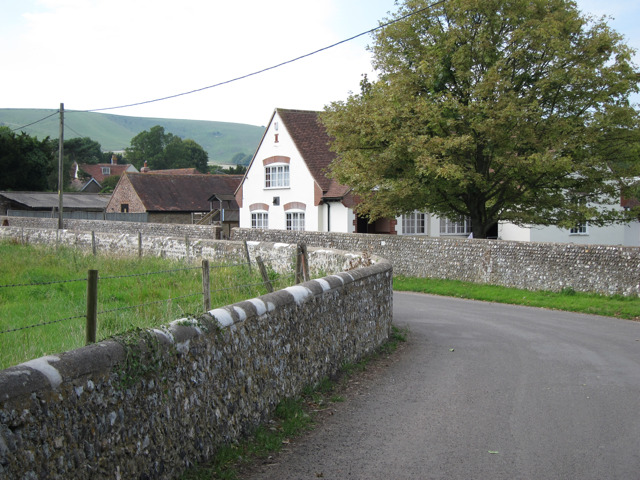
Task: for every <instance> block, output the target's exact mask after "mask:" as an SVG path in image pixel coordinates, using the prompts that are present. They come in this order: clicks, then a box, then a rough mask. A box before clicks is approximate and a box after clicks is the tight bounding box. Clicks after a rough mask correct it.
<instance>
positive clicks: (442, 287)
mask: <svg viewBox="0 0 640 480" xmlns="http://www.w3.org/2000/svg"><path fill="white" fill-rule="evenodd" d="M393 288H394V290H396V291H408V292H420V293H430V294H433V295H443V296H448V297H457V298H469V299H473V300H483V301H487V302H497V303H508V304H512V305H527V306H530V307H540V308H549V309H554V310H565V311H569V312H579V313H589V314H594V315H604V316H609V317H618V318H624V319H628V320H636V321H637V320H640V298H639V297H637V296H634V297H631V296H630V297H624V296H621V295H613V296H607V295H598V294H595V293H582V292H576V291H574V290H573V289H571V288H566V289H564V290H563V291H561V292H549V291H529V290H520V289H517V288H507V287H499V286H495V285H481V284H476V283H471V282H461V281H457V280H442V279H434V278H410V277H400V276H396V277H394V279H393Z"/></svg>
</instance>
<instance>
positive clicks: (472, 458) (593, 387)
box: [246, 293, 640, 480]
mask: <svg viewBox="0 0 640 480" xmlns="http://www.w3.org/2000/svg"><path fill="white" fill-rule="evenodd" d="M394 315H395V320H394V321H395V323H396V324H398V325H408V326H409V329H410V332H411V333H410V335H409V341H408V343H407V344H406V346H405V347H404V348H403V349H402V351H401V352H400V353H398V354H397V355H396V356H394V357H392V359H393V360H392V361H391V362H390V363H389V365H388V366H386V367H384V368H383V369H382V370H381V371H380V373H379V374H378V375H375V376H374V377H372V378H370V379H369V380H367V383H368V384H367V385H366V387H365V388H363V389H361V390H360V391H359V392H358V394H357V395H352V396H350V397H349V398H347V399H346V402H344V403H343V404H340V405H339V406H338V408H337V410H336V412H335V414H334V415H333V416H331V417H329V418H328V419H327V420H326V421H323V422H322V423H321V424H320V426H319V427H318V428H317V429H316V430H314V431H313V432H311V433H310V434H308V435H306V436H304V437H302V438H301V439H298V440H296V441H295V442H294V443H293V444H292V445H290V446H289V448H287V449H286V451H285V453H283V454H281V455H279V456H278V457H276V458H274V459H273V460H272V461H271V462H270V463H268V465H263V466H261V467H260V468H259V469H258V470H260V471H257V472H254V473H253V474H252V475H251V476H250V477H246V478H250V479H253V480H257V479H279V480H286V479H297V480H303V479H317V478H324V479H336V480H337V479H340V480H342V479H367V480H377V479H385V480H388V479H447V480H457V479H479V480H493V479H510V480H514V479H536V480H537V479H580V480H588V479H594V480H596V479H597V480H613V479H624V480H640V323H638V322H631V321H625V320H617V319H613V318H607V317H597V316H589V315H579V314H571V313H564V312H556V311H549V310H541V309H534V308H527V307H515V306H508V305H499V304H492V303H482V302H474V301H468V300H457V299H450V298H441V297H434V296H428V295H420V294H408V293H396V294H395V295H394Z"/></svg>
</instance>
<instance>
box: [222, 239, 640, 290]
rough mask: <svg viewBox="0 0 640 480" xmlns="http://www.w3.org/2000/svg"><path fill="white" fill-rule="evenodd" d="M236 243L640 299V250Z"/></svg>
mask: <svg viewBox="0 0 640 480" xmlns="http://www.w3.org/2000/svg"><path fill="white" fill-rule="evenodd" d="M232 238H233V239H234V240H255V241H269V242H287V243H305V244H307V245H313V246H317V247H325V248H337V249H341V250H346V251H349V252H364V253H367V252H368V253H370V254H374V255H379V256H380V257H383V258H386V259H388V260H389V261H390V262H391V263H392V264H393V270H394V273H395V274H396V275H406V276H412V277H428V278H445V279H452V280H463V281H469V282H475V283H486V284H492V285H502V286H506V287H515V288H523V289H527V290H550V291H560V290H562V289H563V288H572V289H574V290H576V291H583V292H596V293H601V294H606V295H613V294H621V295H639V294H640V248H637V247H620V246H609V245H576V244H567V243H535V242H508V241H502V240H478V239H475V240H460V239H447V238H430V237H419V236H395V235H369V234H352V233H326V232H292V231H286V230H256V229H234V230H233V235H232Z"/></svg>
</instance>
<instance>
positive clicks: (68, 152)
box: [64, 137, 110, 164]
mask: <svg viewBox="0 0 640 480" xmlns="http://www.w3.org/2000/svg"><path fill="white" fill-rule="evenodd" d="M64 155H65V156H68V157H69V160H70V161H71V162H77V163H78V164H82V163H89V164H96V163H101V162H102V161H103V158H104V154H103V153H102V146H101V145H100V144H99V143H98V142H96V141H95V140H91V139H90V138H89V137H82V138H81V137H76V138H70V139H68V140H65V141H64ZM109 158H110V157H109Z"/></svg>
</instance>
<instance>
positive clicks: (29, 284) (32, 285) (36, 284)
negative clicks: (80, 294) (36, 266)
mask: <svg viewBox="0 0 640 480" xmlns="http://www.w3.org/2000/svg"><path fill="white" fill-rule="evenodd" d="M86 281H87V279H86V278H75V279H73V280H56V281H55V282H34V283H15V284H13V285H11V284H9V285H0V288H8V287H39V286H41V285H55V284H57V283H73V282H86Z"/></svg>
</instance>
